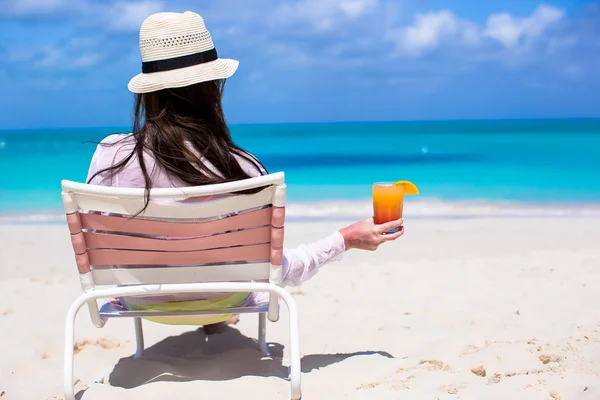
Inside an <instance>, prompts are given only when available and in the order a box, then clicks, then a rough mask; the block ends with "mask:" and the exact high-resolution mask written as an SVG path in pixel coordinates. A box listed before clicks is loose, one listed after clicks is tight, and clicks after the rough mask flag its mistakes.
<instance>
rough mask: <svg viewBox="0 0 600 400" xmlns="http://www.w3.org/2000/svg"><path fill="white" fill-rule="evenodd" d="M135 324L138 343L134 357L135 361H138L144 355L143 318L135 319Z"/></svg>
mask: <svg viewBox="0 0 600 400" xmlns="http://www.w3.org/2000/svg"><path fill="white" fill-rule="evenodd" d="M133 323H134V326H135V342H136V349H135V355H134V356H133V359H134V360H136V359H138V358H140V357H141V356H143V355H144V330H143V328H142V319H141V318H134V319H133Z"/></svg>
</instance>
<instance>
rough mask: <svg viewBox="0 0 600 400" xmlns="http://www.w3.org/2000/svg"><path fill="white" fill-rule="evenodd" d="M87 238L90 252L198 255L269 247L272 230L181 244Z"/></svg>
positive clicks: (88, 234) (92, 234) (129, 238)
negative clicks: (146, 252)
mask: <svg viewBox="0 0 600 400" xmlns="http://www.w3.org/2000/svg"><path fill="white" fill-rule="evenodd" d="M174 225H177V224H174ZM196 225H200V224H196ZM83 235H84V238H85V243H86V245H87V248H89V249H115V250H150V251H198V250H208V249H216V248H223V247H233V246H248V245H253V244H263V243H269V242H270V241H271V227H270V226H263V227H260V228H255V229H246V230H240V231H235V232H228V233H223V234H220V235H210V236H205V237H198V238H186V239H177V240H165V239H158V238H153V237H139V236H127V235H122V234H118V235H115V234H111V233H98V232H85V233H84V234H83ZM83 251H85V248H83Z"/></svg>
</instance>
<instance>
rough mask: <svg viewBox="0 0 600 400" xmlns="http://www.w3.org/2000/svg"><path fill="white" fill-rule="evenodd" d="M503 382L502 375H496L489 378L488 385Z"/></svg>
mask: <svg viewBox="0 0 600 400" xmlns="http://www.w3.org/2000/svg"><path fill="white" fill-rule="evenodd" d="M501 380H502V375H500V374H498V373H496V374H494V375H492V376H490V377H489V378H488V385H493V384H496V383H500V381H501Z"/></svg>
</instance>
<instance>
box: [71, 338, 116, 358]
mask: <svg viewBox="0 0 600 400" xmlns="http://www.w3.org/2000/svg"><path fill="white" fill-rule="evenodd" d="M88 346H99V347H102V348H103V349H106V350H110V349H114V348H116V347H121V343H117V342H113V341H112V340H110V339H107V338H104V337H103V338H100V339H96V340H91V339H84V340H80V341H78V342H77V343H75V345H74V346H73V351H74V353H75V354H79V353H80V352H81V351H82V350H83V349H84V348H86V347H88Z"/></svg>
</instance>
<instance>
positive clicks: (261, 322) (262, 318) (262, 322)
mask: <svg viewBox="0 0 600 400" xmlns="http://www.w3.org/2000/svg"><path fill="white" fill-rule="evenodd" d="M258 347H259V349H260V351H261V352H262V353H263V354H264V355H265V356H267V357H268V356H270V355H271V353H269V347H268V346H267V314H265V313H259V314H258Z"/></svg>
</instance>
